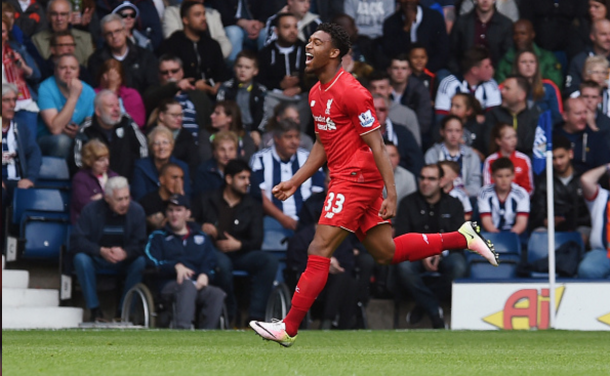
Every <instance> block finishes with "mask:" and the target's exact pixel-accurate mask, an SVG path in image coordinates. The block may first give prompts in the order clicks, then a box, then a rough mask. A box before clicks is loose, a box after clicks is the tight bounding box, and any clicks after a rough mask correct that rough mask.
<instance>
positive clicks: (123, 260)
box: [69, 176, 146, 321]
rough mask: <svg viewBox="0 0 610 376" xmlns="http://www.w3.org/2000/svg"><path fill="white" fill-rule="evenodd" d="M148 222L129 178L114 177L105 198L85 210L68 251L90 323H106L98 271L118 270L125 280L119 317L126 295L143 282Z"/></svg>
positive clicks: (105, 188)
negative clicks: (87, 310) (98, 282)
mask: <svg viewBox="0 0 610 376" xmlns="http://www.w3.org/2000/svg"><path fill="white" fill-rule="evenodd" d="M145 242H146V220H145V218H144V210H142V207H141V206H140V205H139V204H138V203H136V202H132V201H131V198H130V196H129V184H128V183H127V179H125V178H124V177H121V176H115V177H113V178H110V179H108V181H107V182H106V185H105V186H104V199H103V200H97V201H93V202H91V203H89V204H88V205H87V206H85V207H84V208H83V211H82V212H81V215H80V217H79V218H78V221H76V225H75V226H74V228H73V230H72V234H71V235H70V249H69V252H70V253H71V254H72V255H73V256H74V259H73V263H74V270H75V271H76V276H77V278H78V282H79V283H80V286H81V288H82V290H83V295H84V298H85V303H86V306H87V308H88V309H89V312H90V315H89V319H90V321H99V320H103V314H102V310H101V307H100V303H99V301H98V298H97V281H96V280H97V277H96V272H97V271H98V270H100V269H105V270H108V269H111V270H116V271H117V272H119V273H120V274H121V275H122V276H124V277H125V280H124V283H123V293H122V294H121V302H120V303H119V306H118V307H119V308H118V310H117V317H120V311H121V308H120V307H122V306H123V299H124V298H125V294H126V293H127V291H129V290H130V289H131V288H132V287H133V286H135V285H136V284H138V283H139V282H140V281H141V280H142V272H143V271H144V267H145V264H146V261H145V259H144V256H143V254H144V244H145Z"/></svg>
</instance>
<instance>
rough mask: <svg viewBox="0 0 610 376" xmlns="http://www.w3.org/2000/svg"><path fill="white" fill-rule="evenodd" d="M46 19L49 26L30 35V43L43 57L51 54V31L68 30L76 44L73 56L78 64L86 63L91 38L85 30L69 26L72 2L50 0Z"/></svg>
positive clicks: (90, 47)
mask: <svg viewBox="0 0 610 376" xmlns="http://www.w3.org/2000/svg"><path fill="white" fill-rule="evenodd" d="M47 20H48V22H49V28H48V29H43V30H41V31H39V32H37V33H36V34H34V35H33V36H32V43H34V46H36V49H37V50H38V52H39V53H40V56H41V57H42V58H43V59H45V60H46V59H48V58H49V56H51V38H52V37H53V33H57V32H60V31H64V30H70V32H71V33H72V35H73V36H74V43H75V44H76V47H75V50H74V56H75V57H76V60H77V61H78V64H80V65H87V59H89V56H91V54H92V53H93V39H92V38H91V34H89V33H88V32H86V31H82V30H78V29H75V28H70V26H71V24H72V21H71V20H72V3H71V2H70V1H68V0H50V1H49V2H48V3H47Z"/></svg>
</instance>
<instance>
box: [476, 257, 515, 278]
mask: <svg viewBox="0 0 610 376" xmlns="http://www.w3.org/2000/svg"><path fill="white" fill-rule="evenodd" d="M516 276H517V264H516V263H510V262H502V261H501V262H500V265H498V266H497V267H495V266H493V265H491V264H490V263H488V262H474V263H471V264H470V278H474V279H510V278H515V277H516Z"/></svg>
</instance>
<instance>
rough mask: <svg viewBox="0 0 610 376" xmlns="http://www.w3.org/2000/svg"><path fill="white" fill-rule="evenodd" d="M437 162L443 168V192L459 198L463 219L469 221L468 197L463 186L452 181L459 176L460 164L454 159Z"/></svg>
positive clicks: (470, 204)
mask: <svg viewBox="0 0 610 376" xmlns="http://www.w3.org/2000/svg"><path fill="white" fill-rule="evenodd" d="M438 164H439V166H441V168H442V169H443V177H442V178H441V188H442V189H443V192H445V193H447V194H448V195H449V196H451V197H455V198H457V199H458V200H460V202H461V203H462V206H463V207H464V219H465V220H466V221H470V219H471V218H472V203H471V202H470V197H468V195H467V194H466V191H465V190H464V189H463V188H456V187H455V185H454V182H455V181H456V180H458V179H459V178H460V165H459V164H458V163H457V162H454V161H440V162H438ZM458 181H459V180H458ZM399 202H400V201H399Z"/></svg>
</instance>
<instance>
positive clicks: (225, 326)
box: [218, 303, 231, 330]
mask: <svg viewBox="0 0 610 376" xmlns="http://www.w3.org/2000/svg"><path fill="white" fill-rule="evenodd" d="M230 326H231V323H230V322H229V312H228V311H227V305H226V304H224V303H223V305H222V315H220V320H218V329H220V330H229V329H231V328H230Z"/></svg>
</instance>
